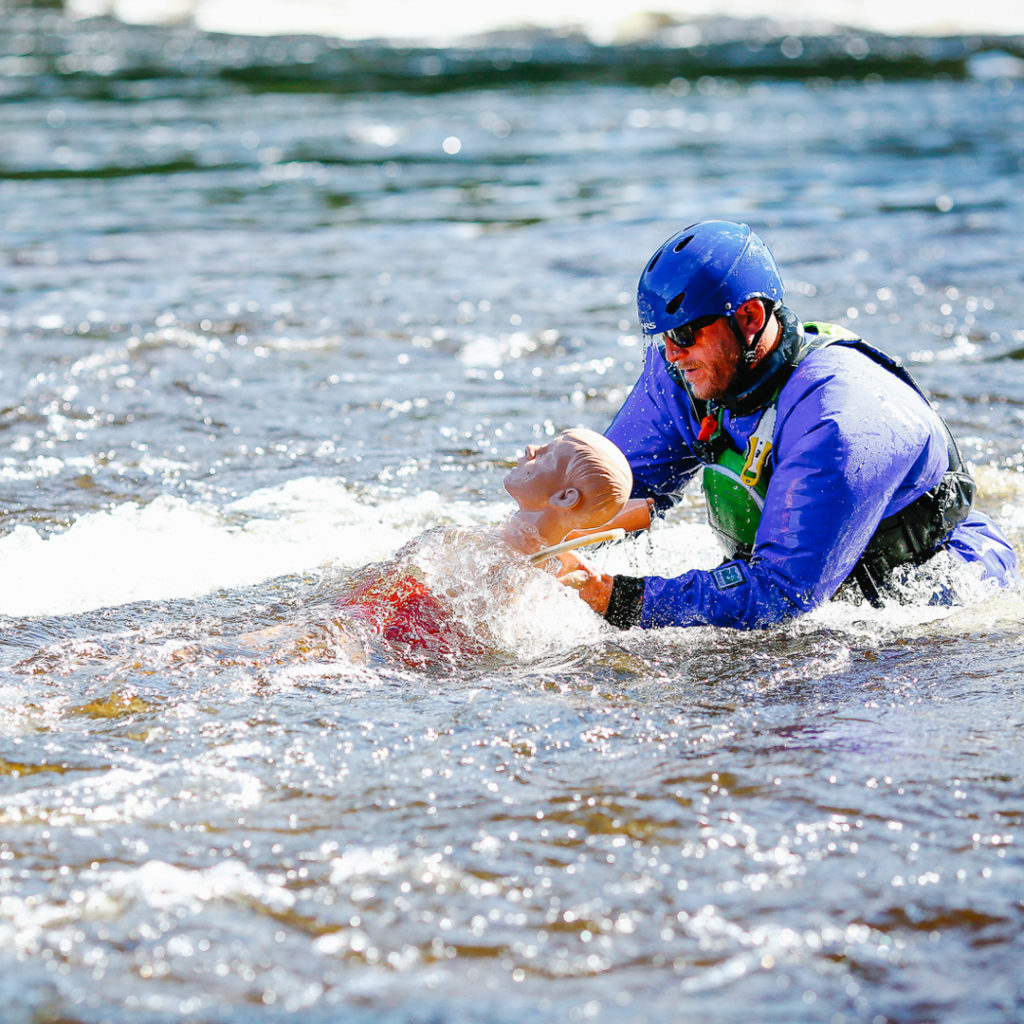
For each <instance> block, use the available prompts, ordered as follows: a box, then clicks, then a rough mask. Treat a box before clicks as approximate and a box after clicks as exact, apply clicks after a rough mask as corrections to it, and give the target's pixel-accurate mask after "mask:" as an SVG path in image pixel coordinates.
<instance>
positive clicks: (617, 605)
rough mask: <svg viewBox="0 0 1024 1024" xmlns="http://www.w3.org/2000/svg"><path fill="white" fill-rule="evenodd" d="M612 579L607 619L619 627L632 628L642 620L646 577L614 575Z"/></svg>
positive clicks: (605, 614)
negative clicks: (641, 613)
mask: <svg viewBox="0 0 1024 1024" xmlns="http://www.w3.org/2000/svg"><path fill="white" fill-rule="evenodd" d="M612 580H613V582H612V593H611V597H610V598H609V599H608V610H607V611H606V612H605V613H604V617H605V620H606V621H608V622H610V623H611V624H612V625H613V626H618V627H619V629H630V628H631V627H632V626H636V625H638V624H639V622H640V612H641V610H642V609H643V604H644V579H643V577H642V576H613V577H612Z"/></svg>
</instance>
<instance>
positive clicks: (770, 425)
mask: <svg viewBox="0 0 1024 1024" xmlns="http://www.w3.org/2000/svg"><path fill="white" fill-rule="evenodd" d="M774 433H775V403H774V402H773V403H772V404H771V405H769V406H768V408H767V409H765V411H764V414H763V415H762V416H761V419H760V420H759V421H758V424H757V429H756V430H755V431H754V432H753V433H752V434H751V435H750V438H749V440H748V441H747V461H746V462H744V464H743V469H741V470H740V480H741V481H742V482H743V483H744V484H746V486H747V487H756V486H757V482H758V480H760V479H761V471H762V470H763V469H764V463H765V460H766V459H767V458H768V453H769V452H770V451H771V450H772V435H773V434H774Z"/></svg>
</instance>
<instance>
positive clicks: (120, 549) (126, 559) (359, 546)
mask: <svg viewBox="0 0 1024 1024" xmlns="http://www.w3.org/2000/svg"><path fill="white" fill-rule="evenodd" d="M474 513H478V514H481V515H486V514H487V513H488V510H487V509H480V510H477V509H474V508H471V507H469V506H466V507H465V508H462V509H459V508H453V507H452V505H451V504H450V503H449V504H446V503H444V502H443V501H442V499H441V498H440V496H439V495H437V494H436V493H433V492H424V493H421V494H418V495H416V496H415V497H412V498H403V499H397V500H394V501H385V502H383V503H379V504H367V503H363V502H361V501H359V500H358V499H357V498H356V497H354V496H353V495H352V493H351V492H350V491H349V490H348V489H347V488H346V487H345V485H344V484H343V483H341V482H339V481H336V480H327V479H320V478H307V479H303V480H295V481H291V482H289V483H286V484H283V485H282V486H280V487H275V488H270V489H265V490H260V491H256V492H253V493H252V494H250V495H248V496H247V497H245V498H242V499H240V500H238V501H236V502H234V503H233V504H232V505H229V506H228V507H227V508H225V509H223V510H218V509H214V508H212V507H209V506H206V505H203V504H199V503H189V502H187V501H185V500H184V499H181V498H177V497H171V496H164V497H160V498H157V499H156V500H155V501H153V502H151V503H150V504H148V505H138V504H134V503H126V504H123V505H119V506H117V507H115V508H113V509H110V510H107V511H101V512H93V513H89V514H87V515H84V516H82V517H81V518H80V519H79V520H77V521H76V522H75V523H73V524H72V525H71V526H70V527H69V528H68V529H67V530H66V531H64V532H63V533H59V534H54V535H52V536H50V537H47V538H44V537H42V536H40V534H39V533H37V532H36V531H35V530H34V529H33V528H31V527H29V526H25V525H21V526H17V527H15V529H14V530H13V531H12V532H11V533H10V534H8V535H7V536H5V537H3V538H2V539H0V562H2V564H3V567H4V571H3V576H2V578H0V614H2V615H10V616H36V615H64V614H71V613H76V612H82V611H87V610H91V609H95V608H102V607H108V606H114V605H121V604H126V603H129V602H132V601H143V600H147V601H152V600H162V599H172V598H183V597H198V596H201V595H203V594H207V593H210V592H211V591H214V590H217V589H220V588H232V587H241V586H247V585H251V584H256V583H259V582H261V581H263V580H267V579H272V578H274V577H277V576H283V575H286V574H289V573H302V572H308V571H310V570H315V569H317V568H319V567H325V566H339V565H340V566H344V567H348V566H355V565H363V564H365V563H367V562H371V561H380V560H382V559H385V558H387V557H388V556H390V555H391V554H392V553H393V552H394V551H395V550H396V549H397V548H398V547H400V546H401V544H403V543H404V542H405V541H407V540H408V539H409V538H410V537H411V536H414V535H415V534H417V533H419V532H420V531H421V530H423V529H424V528H425V527H426V526H430V525H433V524H435V523H437V522H438V521H440V520H442V519H443V520H446V521H451V519H452V518H455V519H459V518H462V519H464V520H467V521H468V520H469V519H470V518H471V517H472V515H473V514H474Z"/></svg>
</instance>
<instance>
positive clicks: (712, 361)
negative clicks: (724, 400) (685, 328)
mask: <svg viewBox="0 0 1024 1024" xmlns="http://www.w3.org/2000/svg"><path fill="white" fill-rule="evenodd" d="M740 355H741V353H740V345H739V342H738V341H737V340H736V335H735V334H734V333H733V331H732V328H731V327H730V325H729V321H728V320H726V318H725V317H719V319H717V320H715V321H713V322H712V323H710V324H708V325H707V326H706V327H702V328H701V329H700V330H699V331H697V332H696V334H695V335H694V342H693V344H692V345H691V346H690V347H689V348H680V347H679V346H678V345H676V344H674V343H673V341H672V339H671V338H669V337H666V338H665V358H666V359H667V360H668V361H669V362H670V363H674V364H675V366H676V368H677V369H679V370H680V371H682V373H683V376H684V377H685V378H686V383H687V386H688V387H689V389H690V392H691V394H692V395H693V396H694V398H700V399H703V400H704V401H707V400H708V399H715V398H721V397H722V396H723V395H724V394H725V393H726V392H727V391H728V390H729V385H730V384H731V383H732V380H733V377H735V376H736V370H737V368H738V367H739V365H740Z"/></svg>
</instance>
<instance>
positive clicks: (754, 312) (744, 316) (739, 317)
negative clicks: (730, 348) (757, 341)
mask: <svg viewBox="0 0 1024 1024" xmlns="http://www.w3.org/2000/svg"><path fill="white" fill-rule="evenodd" d="M767 319H768V314H767V312H766V311H765V308H764V303H763V302H762V301H761V300H760V299H747V301H746V302H744V303H743V305H742V306H740V307H739V308H738V309H737V310H736V321H737V323H739V325H740V330H742V331H743V333H744V334H746V335H747V337H748V338H752V337H754V335H755V334H757V332H758V331H759V330H761V328H762V327H763V326H764V322H765V320H767Z"/></svg>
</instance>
